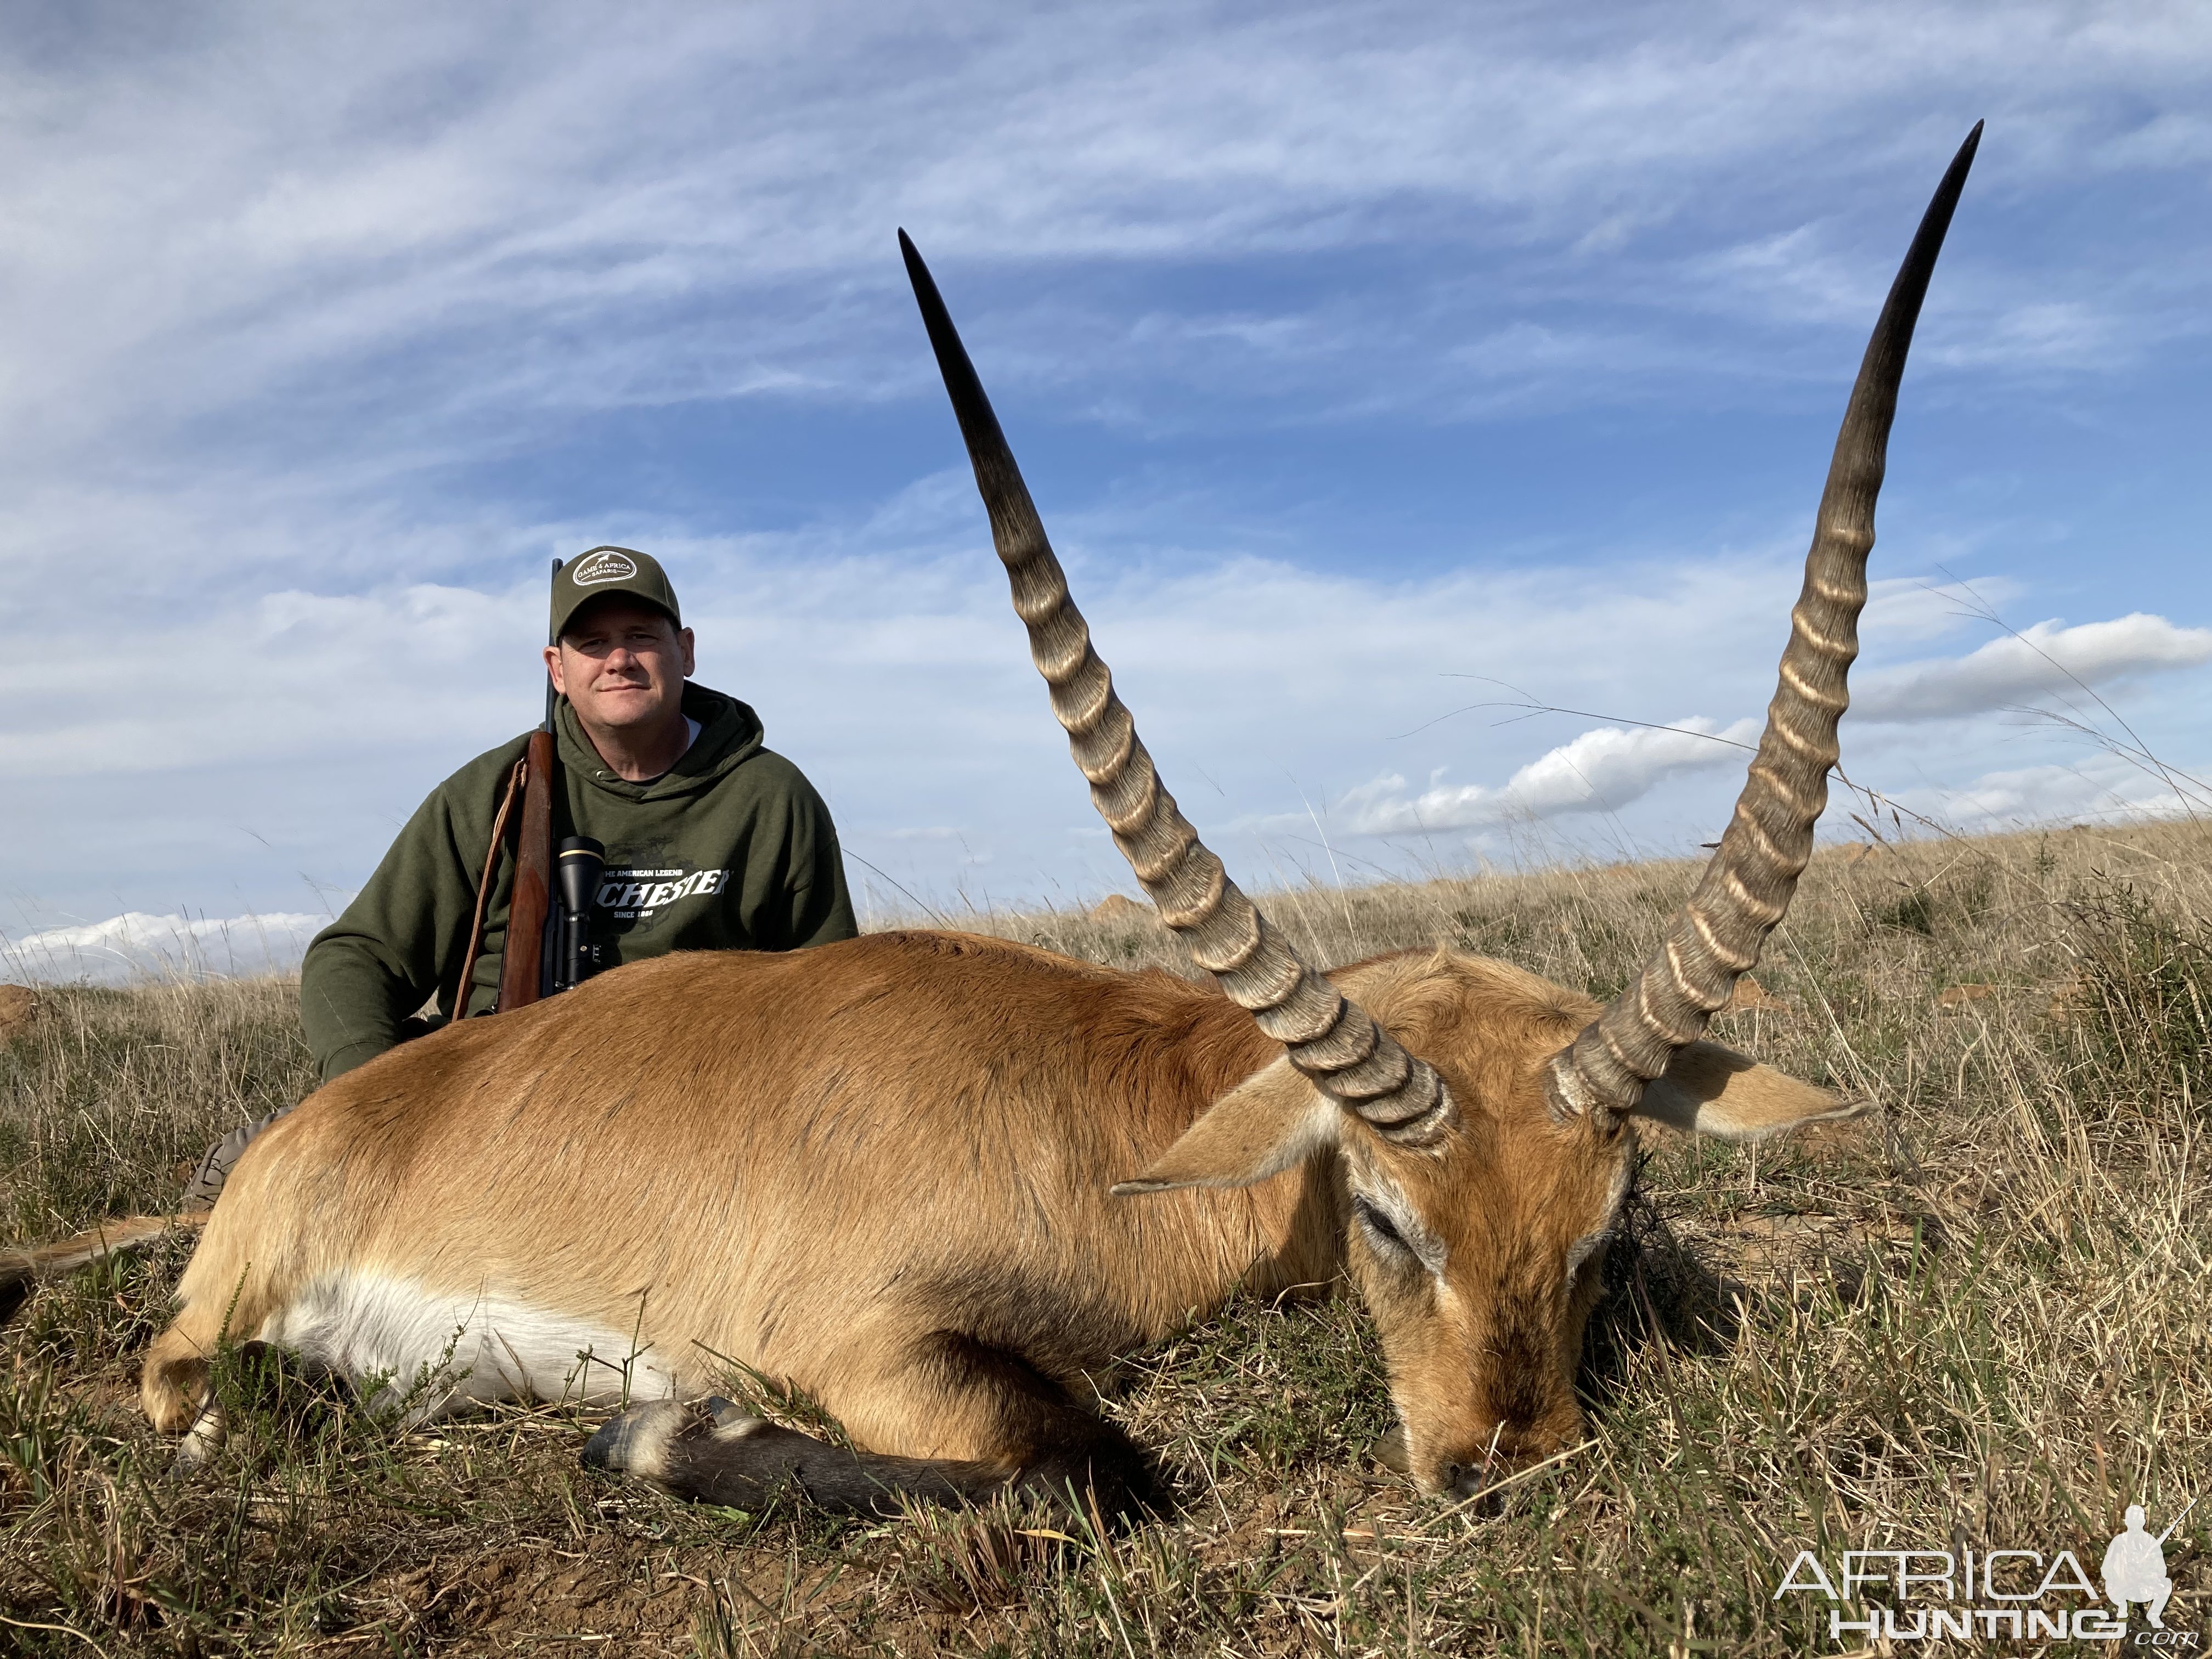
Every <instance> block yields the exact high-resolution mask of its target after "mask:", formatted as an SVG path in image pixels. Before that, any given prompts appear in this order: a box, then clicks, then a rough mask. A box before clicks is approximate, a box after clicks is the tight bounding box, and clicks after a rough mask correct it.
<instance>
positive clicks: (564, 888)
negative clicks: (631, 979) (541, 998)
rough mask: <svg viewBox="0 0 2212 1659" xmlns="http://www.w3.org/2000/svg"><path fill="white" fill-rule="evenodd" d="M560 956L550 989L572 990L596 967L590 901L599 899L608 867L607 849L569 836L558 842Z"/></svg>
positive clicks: (595, 843) (592, 842) (596, 953)
mask: <svg viewBox="0 0 2212 1659" xmlns="http://www.w3.org/2000/svg"><path fill="white" fill-rule="evenodd" d="M559 866H560V871H559V873H560V884H561V909H562V916H561V954H560V957H558V959H557V960H556V963H555V965H554V969H553V988H554V989H555V990H556V991H569V990H574V988H575V987H577V986H579V985H581V984H582V983H583V982H584V981H586V980H587V979H589V978H590V977H591V976H592V972H593V971H594V970H595V969H597V968H598V967H599V963H598V960H597V957H598V954H599V953H598V951H597V948H596V947H595V946H594V945H592V899H593V898H595V897H596V896H598V894H599V875H600V872H602V871H604V870H605V868H606V867H607V849H606V848H604V847H602V846H600V845H599V842H595V841H593V840H592V838H591V837H590V836H569V837H568V839H567V840H566V841H564V842H562V843H561V857H560V860H559Z"/></svg>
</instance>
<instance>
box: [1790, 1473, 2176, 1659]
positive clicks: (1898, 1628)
mask: <svg viewBox="0 0 2212 1659" xmlns="http://www.w3.org/2000/svg"><path fill="white" fill-rule="evenodd" d="M2196 1507H2197V1500H2196V1499H2194V1498H2191V1500H2190V1502H2189V1504H2187V1506H2186V1507H2185V1508H2184V1509H2183V1510H2182V1511H2181V1513H2180V1514H2179V1515H2177V1516H2174V1517H2173V1524H2172V1526H2169V1527H2168V1528H2166V1530H2165V1531H2164V1532H2161V1533H2159V1534H2156V1535H2155V1536H2154V1535H2153V1534H2150V1533H2149V1532H2148V1531H2147V1530H2145V1528H2144V1526H2143V1508H2142V1504H2130V1505H2129V1506H2128V1510H2127V1515H2126V1517H2125V1519H2126V1522H2127V1529H2126V1530H2125V1531H2124V1532H2123V1533H2121V1534H2119V1536H2118V1537H2117V1538H2115V1539H2113V1540H2112V1542H2111V1543H2110V1544H2109V1545H2107V1546H2106V1549H2105V1559H2104V1560H2103V1562H2102V1563H2101V1564H2100V1566H2101V1573H2100V1576H2101V1577H2103V1579H2104V1581H2105V1590H2104V1595H2103V1597H2102V1598H2101V1599H2102V1601H2104V1602H2106V1603H2108V1604H2109V1605H2108V1606H2100V1605H2098V1603H2099V1601H2100V1597H2099V1595H2098V1594H2097V1586H2096V1583H2095V1581H2094V1580H2093V1579H2091V1578H2090V1577H2089V1575H2088V1574H2087V1572H2086V1571H2083V1570H2082V1566H2081V1561H2080V1559H2078V1558H2076V1557H2075V1553H2074V1552H2073V1551H2071V1550H2060V1551H2059V1552H2058V1553H2057V1554H2056V1555H2052V1556H2045V1554H2044V1553H2043V1552H2042V1551H2040V1550H2020V1549H1991V1550H1981V1551H1975V1550H1966V1551H1964V1552H1962V1553H1960V1554H1956V1555H1954V1553H1952V1552H1951V1551H1949V1550H1915V1549H1886V1550H1845V1551H1844V1553H1843V1558H1842V1561H1841V1563H1840V1571H1838V1572H1836V1573H1835V1574H1834V1575H1833V1576H1831V1574H1830V1573H1829V1571H1828V1569H1827V1568H1826V1565H1823V1564H1822V1562H1821V1560H1820V1557H1819V1556H1817V1555H1815V1554H1814V1553H1813V1552H1812V1551H1810V1550H1800V1551H1798V1552H1797V1554H1796V1559H1793V1560H1792V1561H1791V1562H1790V1569H1789V1571H1786V1572H1784V1574H1783V1575H1782V1582H1781V1583H1779V1584H1778V1585H1777V1586H1776V1587H1775V1590H1774V1595H1773V1597H1772V1599H1773V1600H1775V1601H1780V1600H1781V1599H1782V1598H1783V1597H1784V1596H1785V1595H1790V1594H1791V1593H1792V1592H1800V1593H1802V1592H1810V1593H1812V1594H1814V1595H1821V1596H1825V1597H1826V1599H1827V1601H1829V1602H1830V1603H1831V1604H1832V1605H1831V1606H1830V1607H1829V1608H1828V1635H1829V1637H1830V1638H1831V1639H1832V1640H1834V1641H1838V1642H1841V1641H1847V1640H1855V1641H1858V1642H1861V1643H1864V1642H1869V1641H1871V1642H1874V1643H1876V1644H1881V1645H1883V1646H1884V1647H1885V1648H1887V1645H1888V1644H1894V1643H1903V1642H1929V1641H1938V1640H1942V1638H1947V1637H1951V1638H1971V1637H1977V1636H1978V1637H1981V1638H1984V1640H1991V1639H1996V1638H2011V1639H2012V1640H2014V1641H2016V1642H2017V1641H2023V1640H2025V1641H2031V1642H2032V1641H2038V1640H2043V1639H2051V1640H2057V1641H2065V1640H2067V1639H2069V1638H2071V1639H2072V1640H2075V1641H2077V1642H2081V1641H2088V1642H2118V1641H2121V1640H2123V1639H2125V1638H2127V1635H2128V1609H2129V1608H2130V1607H2131V1606H2132V1605H2134V1604H2135V1603H2137V1602H2140V1603H2142V1607H2143V1611H2144V1613H2146V1615H2148V1619H2149V1620H2150V1627H2149V1628H2148V1630H2142V1631H2138V1632H2136V1635H2135V1636H2134V1638H2132V1640H2131V1641H2130V1646H2132V1647H2142V1648H2149V1649H2152V1650H2156V1651H2159V1652H2162V1653H2195V1652H2197V1651H2199V1649H2198V1645H2197V1632H2194V1631H2173V1630H2168V1629H2167V1628H2166V1621H2165V1616H2164V1615H2165V1613H2166V1601H2167V1600H2168V1598H2170V1597H2171V1596H2172V1594H2173V1581H2172V1579H2171V1578H2169V1577H2167V1576H2166V1540H2167V1539H2169V1538H2171V1537H2172V1536H2173V1534H2174V1529H2175V1528H2178V1527H2179V1526H2180V1524H2181V1522H2182V1521H2183V1520H2184V1519H2185V1517H2186V1516H2187V1515H2188V1514H2189V1511H2190V1510H2192V1509H2194V1508H2196ZM1869 1587H1872V1588H1874V1589H1875V1590H1876V1592H1877V1593H1880V1592H1882V1591H1886V1592H1887V1595H1888V1598H1889V1601H1890V1602H1891V1605H1885V1604H1884V1603H1883V1602H1881V1601H1875V1600H1872V1599H1871V1598H1869V1599H1868V1600H1867V1601H1864V1602H1863V1606H1864V1607H1865V1614H1866V1616H1865V1617H1864V1618H1861V1619H1853V1618H1850V1617H1849V1616H1847V1609H1846V1608H1845V1607H1843V1606H1842V1605H1839V1604H1841V1603H1844V1602H1850V1601H1860V1600H1861V1598H1862V1597H1863V1596H1866V1595H1867V1591H1868V1589H1869ZM2084 1603H2086V1604H2087V1605H2083V1604H2084Z"/></svg>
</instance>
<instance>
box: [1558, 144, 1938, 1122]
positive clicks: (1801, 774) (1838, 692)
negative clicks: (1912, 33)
mask: <svg viewBox="0 0 2212 1659" xmlns="http://www.w3.org/2000/svg"><path fill="white" fill-rule="evenodd" d="M1981 139H1982V124H1981V123H1980V122H1978V121H1977V122H1976V123H1975V124H1974V130H1973V131H1972V132H1970V133H1968V134H1967V135H1966V143H1963V144H1961V145H1960V147H1959V153H1958V155H1956V156H1955V157H1954V158H1953V160H1952V162H1951V167H1950V170H1949V171H1948V172H1947V173H1944V175H1943V182H1942V184H1941V185H1937V186H1936V196H1935V199H1934V200H1932V201H1931V202H1929V204H1928V211H1927V213H1926V215H1925V216H1923V218H1922V219H1921V221H1920V229H1919V231H1918V233H1917V234H1916V235H1915V236H1914V237H1913V239H1912V246H1911V248H1910V249H1909V250H1908V251H1907V252H1906V253H1905V263H1904V264H1903V265H1902V266H1900V267H1899V270H1898V273H1897V280H1896V282H1895V283H1893V284H1892V285H1891V287H1890V290H1889V298H1888V300H1887V302H1886V303H1885V304H1884V305H1883V306H1882V308H1881V319H1880V320H1879V321H1878V322H1876V323H1875V329H1874V337H1873V339H1871V340H1870V341H1869V342H1868V343H1867V349H1866V357H1865V359H1864V361H1863V362H1861V364H1860V365H1859V378H1858V381H1857V385H1855V386H1852V388H1851V400H1850V404H1849V405H1848V407H1846V409H1845V410H1844V424H1843V429H1842V430H1841V431H1840V432H1838V434H1837V435H1836V453H1835V459H1833V460H1832V461H1831V462H1830V464H1829V466H1828V483H1827V487H1826V489H1824V490H1823V491H1822V492H1821V495H1820V517H1819V519H1818V520H1816V521H1815V523H1814V531H1813V545H1812V549H1811V550H1810V551H1809V552H1808V553H1807V554H1806V556H1805V586H1804V591H1803V592H1802V593H1801V594H1800V595H1799V596H1798V599H1797V605H1796V609H1795V610H1794V611H1791V612H1790V643H1789V645H1788V646H1787V647H1785V648H1784V651H1783V653H1782V674H1781V683H1780V684H1779V686H1778V688H1777V690H1776V691H1775V694H1774V701H1773V702H1771V703H1769V704H1768V705H1767V710H1766V733H1765V736H1764V737H1762V738H1760V739H1759V753H1758V755H1757V756H1756V757H1754V758H1753V761H1752V763H1751V775H1750V778H1749V779H1748V781H1746V783H1745V784H1744V787H1743V793H1742V794H1741V795H1740V796H1739V797H1738V798H1737V799H1736V804H1735V817H1734V818H1733V819H1732V820H1730V822H1729V827H1728V829H1727V831H1726V833H1724V834H1723V836H1722V837H1721V843H1720V848H1719V850H1718V851H1717V852H1716V853H1715V854H1713V857H1712V862H1711V863H1710V864H1708V865H1707V866H1705V876H1704V878H1703V879H1702V880H1700V881H1699V884H1698V887H1697V890H1696V891H1695V892H1693V893H1692V894H1691V896H1690V900H1689V902H1688V903H1687V904H1686V905H1684V906H1683V908H1681V910H1680V912H1678V913H1677V914H1676V915H1675V917H1674V921H1672V922H1670V923H1669V924H1668V929H1667V934H1666V938H1665V939H1664V940H1663V941H1662V943H1661V945H1660V946H1659V948H1658V950H1656V951H1654V952H1653V953H1652V954H1651V956H1650V958H1649V959H1648V960H1647V961H1646V962H1645V963H1644V966H1643V968H1642V969H1641V970H1640V971H1639V972H1638V975H1637V976H1636V981H1635V982H1634V983H1633V984H1632V985H1631V986H1630V987H1628V988H1627V989H1626V991H1624V992H1622V993H1621V994H1620V995H1619V996H1618V997H1616V998H1614V999H1613V1001H1612V1002H1611V1003H1610V1004H1608V1005H1607V1007H1606V1009H1605V1012H1602V1013H1601V1014H1600V1015H1599V1016H1598V1017H1597V1018H1596V1019H1595V1020H1594V1021H1592V1022H1591V1023H1590V1024H1589V1025H1588V1026H1586V1027H1584V1028H1583V1030H1582V1032H1581V1033H1580V1034H1579V1035H1578V1036H1577V1037H1576V1038H1575V1040H1574V1041H1573V1042H1571V1043H1569V1044H1568V1045H1567V1046H1566V1047H1565V1048H1562V1049H1561V1050H1560V1051H1559V1053H1558V1054H1554V1055H1553V1057H1552V1061H1551V1076H1550V1079H1549V1091H1550V1095H1551V1103H1552V1108H1553V1111H1554V1113H1555V1114H1558V1115H1563V1116H1564V1115H1571V1114H1581V1113H1584V1112H1596V1113H1598V1114H1600V1115H1601V1118H1605V1117H1612V1118H1617V1117H1618V1116H1619V1115H1620V1114H1623V1113H1626V1112H1628V1111H1630V1110H1632V1109H1634V1107H1635V1105H1636V1103H1637V1102H1638V1099H1639V1098H1640V1097H1642V1095H1643V1092H1644V1085H1645V1084H1647V1083H1649V1082H1650V1080H1651V1079H1653V1078H1656V1077H1657V1076H1658V1075H1659V1074H1660V1073H1661V1072H1662V1071H1664V1070H1665V1069H1666V1067H1667V1063H1668V1061H1669V1060H1672V1059H1673V1058H1674V1054H1675V1052H1676V1050H1678V1049H1680V1048H1682V1047H1683V1045H1685V1044H1686V1043H1689V1042H1695V1041H1696V1040H1697V1038H1698V1037H1699V1036H1701V1035H1702V1034H1703V1033H1704V1031H1705V1024H1706V1022H1707V1021H1708V1020H1710V1019H1711V1018H1712V1016H1713V1015H1714V1014H1715V1013H1716V1012H1718V1011H1719V1010H1720V1009H1721V1008H1722V1007H1723V1006H1726V1005H1727V1003H1728V1000H1729V993H1730V992H1731V991H1733V990H1734V989H1735V982H1736V981H1737V980H1738V979H1739V978H1740V977H1741V976H1742V975H1744V974H1747V973H1748V972H1749V971H1750V970H1751V969H1752V967H1753V964H1755V963H1757V962H1758V961H1759V947H1760V945H1762V944H1764V943H1765V939H1766V935H1767V934H1768V933H1770V932H1771V930H1772V929H1773V927H1775V925H1776V924H1777V923H1778V922H1779V921H1781V920H1782V917H1783V915H1784V912H1786V911H1787V910H1788V909H1789V908H1790V895H1791V894H1793V893H1794V892H1796V888H1797V878H1798V877H1799V876H1800V875H1801V874H1802V873H1803V872H1804V869H1805V866H1806V864H1807V863H1808V861H1809V860H1811V858H1812V856H1813V826H1814V823H1815V822H1816V821H1817V820H1818V819H1819V817H1820V812H1821V809H1822V808H1824V807H1825V806H1826V805H1827V802H1828V769H1829V768H1830V767H1831V766H1832V765H1834V764H1835V762H1836V756H1837V753H1838V750H1837V746H1836V722H1837V720H1838V718H1839V717H1840V716H1841V715H1842V714H1843V712H1844V708H1846V707H1847V706H1848V705H1849V704H1850V696H1849V694H1848V692H1847V690H1846V689H1845V684H1844V682H1845V678H1846V677H1847V676H1848V675H1849V673H1850V665H1851V659H1853V658H1854V657H1856V656H1857V655H1858V649H1859V647H1858V617H1859V611H1860V610H1861V608H1862V607H1863V606H1864V605H1865V604H1866V592H1867V589H1866V563H1867V553H1868V551H1869V550H1870V549H1871V548H1872V547H1873V546H1874V506H1875V496H1876V495H1879V494H1880V493H1881V475H1882V467H1883V465H1884V460H1885V458H1886V456H1887V451H1888V447H1889V424H1890V421H1891V419H1892V418H1893V416H1895V415H1896V413H1897V386H1898V382H1899V380H1900V379H1902V378H1903V376H1904V374H1905V353H1906V352H1907V350H1909V349H1911V344H1912V327H1913V324H1914V323H1915V322H1916V321H1917V319H1918V318H1919V315H1920V301H1921V300H1922V298H1923V296H1924V295H1926V294H1927V292H1928V278H1929V276H1930V274H1931V273H1933V271H1934V270H1935V269H1936V255H1937V254H1938V253H1939V252H1942V247H1943V234H1944V232H1945V231H1947V230H1948V229H1949V228H1950V225H1951V212H1952V210H1953V209H1954V208H1955V207H1957V206H1958V204H1959V192H1960V191H1961V190H1962V189H1964V188H1965V187H1966V170H1967V168H1968V167H1972V165H1973V160H1974V149H1975V147H1976V146H1977V145H1978V144H1979V143H1981Z"/></svg>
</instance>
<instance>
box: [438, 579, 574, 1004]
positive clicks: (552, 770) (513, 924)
mask: <svg viewBox="0 0 2212 1659" xmlns="http://www.w3.org/2000/svg"><path fill="white" fill-rule="evenodd" d="M551 574H552V575H554V576H558V575H559V574H561V561H560V560H558V559H556V560H554V561H553V568H552V571H551ZM545 642H546V643H547V644H548V645H558V644H559V643H560V641H558V640H556V639H554V638H552V637H551V630H550V629H548V637H547V639H546V641H545ZM554 708H555V693H554V690H553V681H552V678H551V676H550V675H549V676H547V678H546V681H545V718H544V721H543V722H542V723H541V724H540V725H539V726H538V729H537V730H536V731H535V732H532V733H531V734H530V743H529V746H528V747H527V748H526V749H525V750H524V751H523V756H522V758H521V759H520V761H518V762H516V763H515V767H514V770H513V772H512V773H510V774H509V775H508V776H507V795H506V798H505V799H504V800H502V801H501V805H500V809H499V816H498V817H497V818H496V819H495V821H494V822H493V824H492V832H491V846H490V848H489V849H488V850H487V852H486V853H485V855H484V867H483V879H482V880H481V881H480V882H479V883H478V884H477V904H476V916H475V920H474V921H473V923H472V925H471V927H470V930H469V943H468V949H467V951H466V952H465V954H464V956H463V957H462V960H461V974H460V983H459V988H458V990H457V991H456V992H455V994H454V995H455V1007H454V1015H453V1017H454V1018H457V1019H458V1018H462V1016H463V1013H464V1011H465V1008H466V1006H467V1001H468V997H469V989H470V985H471V976H472V970H473V969H474V968H475V966H476V959H477V951H478V950H479V949H480V948H481V947H482V945H483V923H484V913H485V911H486V909H487V908H489V905H490V903H491V891H492V884H493V881H494V879H495V877H496V876H497V874H498V872H499V855H500V848H501V844H502V843H503V842H505V840H506V836H507V823H508V820H509V818H510V817H511V816H512V814H513V807H514V805H515V800H516V798H517V796H518V794H519V795H520V799H521V803H522V817H521V823H520V827H519V829H517V832H516V836H515V842H516V845H515V851H514V885H513V892H512V895H511V896H510V897H509V898H508V900H507V940H506V944H505V945H504V947H503V948H502V949H501V952H500V963H499V1000H498V1001H497V1002H496V1003H495V1005H494V1006H493V1012H498V1013H504V1012H507V1010H508V1009H510V1008H520V1007H523V1006H526V1005H528V1004H530V1003H532V1002H536V1001H537V1000H538V999H539V998H541V997H545V996H550V995H551V994H553V993H555V992H556V991H566V990H569V989H571V988H573V987H575V986H577V985H580V984H581V983H582V982H583V981H584V980H585V979H586V978H587V977H589V976H590V975H591V973H592V969H593V968H594V967H596V966H597V962H596V960H595V957H596V952H595V951H594V950H593V947H592V937H591V927H592V895H593V892H594V890H596V889H597V888H598V886H599V872H600V871H601V870H602V869H604V868H605V862H606V854H605V848H602V847H601V846H600V845H599V842H596V841H593V840H592V838H591V837H590V836H568V838H567V839H566V840H564V841H563V842H562V843H561V847H560V852H559V856H558V858H557V859H556V857H555V853H554V847H553V791H554V784H555V782H556V780H557V777H558V775H559V768H560V763H559V762H558V761H557V760H556V758H555V745H554V739H553V711H554ZM556 865H557V867H558V883H559V892H558V894H557V895H556V892H555V890H554V888H555V879H556V878H555V870H556Z"/></svg>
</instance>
